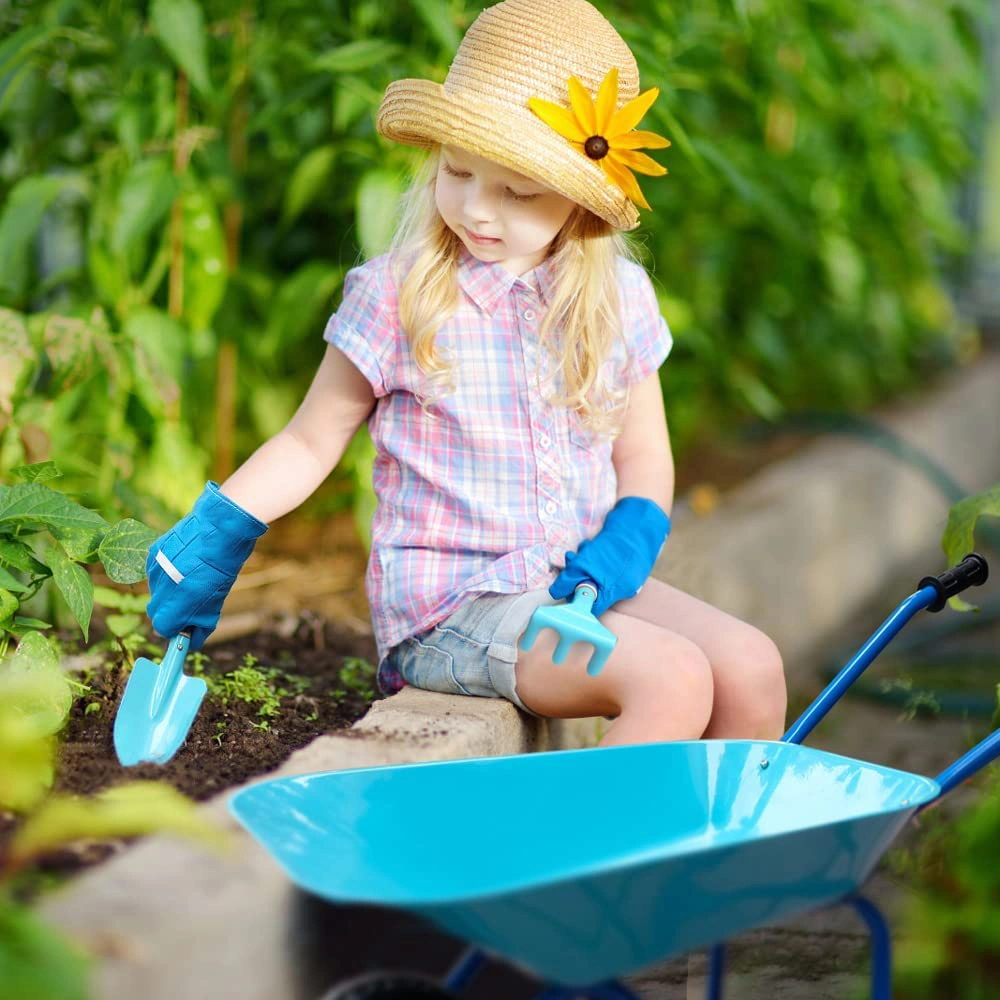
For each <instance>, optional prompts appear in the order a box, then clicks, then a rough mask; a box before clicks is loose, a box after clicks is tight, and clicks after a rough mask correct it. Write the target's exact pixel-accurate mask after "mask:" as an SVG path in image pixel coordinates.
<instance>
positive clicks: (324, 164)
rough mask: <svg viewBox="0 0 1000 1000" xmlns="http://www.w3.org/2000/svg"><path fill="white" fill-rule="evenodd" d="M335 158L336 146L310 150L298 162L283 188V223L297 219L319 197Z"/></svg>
mask: <svg viewBox="0 0 1000 1000" xmlns="http://www.w3.org/2000/svg"><path fill="white" fill-rule="evenodd" d="M336 156H337V148H336V146H332V145H329V146H319V147H318V148H316V149H313V150H310V151H309V152H308V153H307V154H306V155H305V156H304V157H303V158H302V159H301V160H300V161H299V164H298V166H297V167H296V168H295V170H294V171H293V172H292V176H291V178H290V179H289V181H288V186H287V187H286V188H285V206H284V211H283V213H282V219H283V221H284V222H285V223H289V222H292V221H294V220H295V219H296V218H298V216H299V215H301V214H302V212H303V210H304V209H305V208H307V207H308V206H309V205H310V204H311V203H312V202H313V201H314V200H315V198H316V197H317V196H318V195H319V193H320V191H322V189H323V185H324V184H326V182H327V180H328V178H329V176H330V173H331V171H332V170H333V163H334V160H335V159H336Z"/></svg>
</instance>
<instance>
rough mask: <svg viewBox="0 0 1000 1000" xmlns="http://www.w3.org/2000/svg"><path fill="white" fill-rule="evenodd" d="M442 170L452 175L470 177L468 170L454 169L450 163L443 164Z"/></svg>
mask: <svg viewBox="0 0 1000 1000" xmlns="http://www.w3.org/2000/svg"><path fill="white" fill-rule="evenodd" d="M444 172H445V173H446V174H450V175H451V176H452V177H471V176H472V174H470V173H469V171H468V170H456V169H455V168H454V167H453V166H452V165H451V164H450V163H445V164H444Z"/></svg>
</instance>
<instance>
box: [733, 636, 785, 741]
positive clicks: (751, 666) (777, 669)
mask: <svg viewBox="0 0 1000 1000" xmlns="http://www.w3.org/2000/svg"><path fill="white" fill-rule="evenodd" d="M740 661H741V665H740V672H741V674H742V676H743V679H744V685H745V689H746V690H745V697H746V699H747V711H748V715H750V716H752V717H753V718H754V719H755V720H756V725H755V726H754V729H755V730H756V731H757V732H758V734H759V735H761V736H765V735H766V736H767V737H768V738H771V739H777V738H778V737H779V736H780V735H781V728H782V726H783V725H784V721H785V710H786V708H787V704H788V696H787V690H786V686H785V666H784V662H783V661H782V658H781V652H780V651H779V649H778V647H777V646H776V645H775V643H774V641H773V640H772V639H771V638H770V637H769V636H767V635H765V634H764V633H763V632H760V631H758V630H757V629H755V628H752V627H751V626H747V631H746V634H745V636H744V639H743V643H742V649H741V655H740Z"/></svg>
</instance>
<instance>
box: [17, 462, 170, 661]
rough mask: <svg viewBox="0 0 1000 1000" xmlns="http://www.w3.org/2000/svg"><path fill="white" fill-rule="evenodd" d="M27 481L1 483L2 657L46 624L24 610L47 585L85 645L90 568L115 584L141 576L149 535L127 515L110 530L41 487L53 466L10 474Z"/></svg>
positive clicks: (87, 512) (77, 506)
mask: <svg viewBox="0 0 1000 1000" xmlns="http://www.w3.org/2000/svg"><path fill="white" fill-rule="evenodd" d="M13 474H14V476H15V477H18V478H21V479H23V480H24V481H23V482H20V483H17V484H15V485H13V486H3V485H0V656H2V655H3V654H4V653H5V652H6V650H7V648H8V647H9V645H10V642H11V640H12V639H20V638H23V637H24V636H26V635H28V634H29V633H30V632H32V631H40V630H44V629H47V628H49V627H50V625H49V623H47V622H44V621H41V620H39V619H37V618H33V617H31V616H30V615H28V614H26V613H24V609H25V606H26V605H27V604H28V602H29V601H31V599H32V598H33V597H35V595H36V594H38V592H39V591H40V590H41V589H42V587H43V586H44V585H45V584H47V583H49V582H50V581H51V583H52V585H53V586H54V587H55V588H56V590H57V591H58V592H59V593H60V594H61V595H62V597H63V599H64V600H65V602H66V605H67V607H68V608H69V610H70V612H71V613H72V615H73V618H74V619H75V621H76V622H77V624H78V625H79V627H80V630H81V632H82V633H83V637H84V639H85V640H86V639H87V638H88V635H89V628H90V619H91V615H92V613H93V609H94V584H93V581H92V580H91V578H90V576H89V574H88V573H87V570H86V569H85V568H84V567H85V564H87V563H95V562H100V563H101V564H102V565H103V567H104V570H105V572H106V573H107V574H108V576H109V577H110V579H111V580H113V581H115V582H116V583H137V582H139V581H140V580H143V579H145V575H146V571H145V561H146V553H147V552H148V550H149V545H150V543H151V542H152V540H153V537H154V536H153V533H152V532H151V531H150V530H149V529H148V528H147V527H146V526H145V525H143V524H140V523H139V522H138V521H136V520H134V519H132V518H125V519H124V520H121V521H119V522H117V523H116V524H114V525H112V524H110V523H109V522H108V521H106V520H105V519H104V518H103V517H101V516H100V515H99V514H97V513H96V512H95V511H92V510H89V509H88V508H86V507H83V506H82V505H80V504H78V503H76V502H75V501H74V500H71V499H70V498H69V497H67V496H65V495H64V494H62V493H60V492H58V491H57V490H54V489H52V488H51V487H49V486H46V485H45V482H46V481H48V480H50V479H52V478H55V477H57V476H58V475H59V471H58V469H57V468H56V467H55V465H54V464H53V463H51V462H46V463H42V464H38V465H31V466H26V467H22V468H19V469H15V470H13Z"/></svg>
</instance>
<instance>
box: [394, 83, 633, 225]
mask: <svg viewBox="0 0 1000 1000" xmlns="http://www.w3.org/2000/svg"><path fill="white" fill-rule="evenodd" d="M376 127H377V128H378V130H379V132H380V133H381V134H382V135H384V136H385V137H386V138H387V139H392V140H394V141H395V142H401V143H403V144H404V145H407V146H417V147H420V148H423V149H430V148H432V147H433V146H435V145H437V144H439V143H446V144H448V145H454V146H460V147H461V148H462V149H464V150H467V151H468V152H470V153H475V154H476V155H478V156H484V157H486V158H487V159H490V160H493V161H494V162H496V163H500V164H501V165H502V166H505V167H508V168H509V169H511V170H514V171H516V172H517V173H519V174H524V176H526V177H530V178H531V179H532V180H534V181H537V182H538V183H540V184H545V185H546V186H547V187H550V188H552V189H553V190H555V191H558V192H559V193H560V194H561V195H564V196H565V197H566V198H569V199H570V200H572V201H574V202H576V203H577V204H580V205H583V207H584V208H587V209H589V210H590V211H591V212H593V213H594V214H595V215H597V216H599V217H600V218H602V219H604V220H605V222H607V223H608V224H609V225H611V226H613V227H614V228H615V229H622V230H628V229H634V228H635V227H636V226H637V225H638V224H639V212H638V210H637V209H636V207H635V205H633V204H632V202H631V201H630V200H629V199H628V198H627V197H626V195H625V193H624V192H623V191H622V190H621V188H619V187H618V186H617V185H616V184H613V183H612V182H611V181H610V180H609V179H608V177H607V175H606V174H605V173H604V171H603V170H602V169H601V168H600V167H599V166H598V165H597V164H596V163H595V162H593V161H592V160H589V159H587V157H585V156H583V155H582V154H580V153H578V152H577V151H576V150H575V149H574V148H573V147H572V146H571V145H570V144H569V142H568V141H567V140H566V139H564V138H563V137H562V136H561V135H559V133H558V132H556V131H555V130H554V129H552V128H550V127H549V126H548V125H546V124H545V123H544V122H543V121H542V120H541V119H540V118H537V117H536V116H535V115H533V114H532V113H531V112H530V111H528V110H527V109H525V111H524V112H523V113H521V114H516V113H514V112H507V113H505V112H504V110H503V108H502V107H500V108H498V107H496V106H486V105H484V104H481V103H479V102H477V101H476V100H475V99H474V98H473V99H470V98H467V97H463V99H462V100H461V102H459V101H457V100H455V99H453V98H452V97H451V95H449V94H448V92H447V91H446V90H445V88H444V87H443V86H442V85H441V84H440V83H434V82H433V81H432V80H396V81H395V82H394V83H391V84H390V85H389V86H388V88H387V89H386V92H385V96H384V97H383V98H382V104H381V105H380V107H379V110H378V117H377V119H376Z"/></svg>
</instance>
